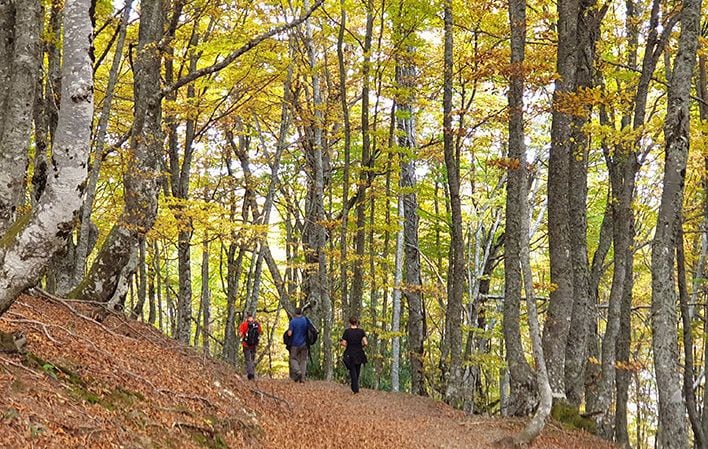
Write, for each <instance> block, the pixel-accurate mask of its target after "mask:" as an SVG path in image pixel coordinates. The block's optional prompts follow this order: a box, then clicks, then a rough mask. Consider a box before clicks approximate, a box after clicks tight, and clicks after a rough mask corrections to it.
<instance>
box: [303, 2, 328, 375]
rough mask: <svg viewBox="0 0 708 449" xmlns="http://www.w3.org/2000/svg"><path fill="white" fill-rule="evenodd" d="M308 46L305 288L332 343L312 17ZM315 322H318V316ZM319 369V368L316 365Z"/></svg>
mask: <svg viewBox="0 0 708 449" xmlns="http://www.w3.org/2000/svg"><path fill="white" fill-rule="evenodd" d="M304 7H305V9H306V10H307V9H309V7H310V5H309V0H306V1H305V4H304ZM305 45H306V47H307V55H308V63H309V67H310V70H311V73H312V108H313V110H314V114H313V122H312V123H311V128H310V132H311V141H310V145H311V148H310V149H309V150H310V155H309V156H308V160H309V161H308V162H309V164H310V170H311V175H312V176H311V181H310V185H309V189H308V205H307V224H306V226H305V230H303V246H304V247H305V260H306V262H307V263H308V264H310V265H311V266H313V267H316V268H313V269H311V270H308V271H306V273H305V276H306V277H305V279H304V280H303V281H304V284H305V285H304V286H303V288H304V291H305V294H306V295H307V301H308V303H310V304H313V305H316V309H315V310H316V314H317V315H319V318H321V319H322V320H323V323H324V326H323V332H322V334H323V335H322V341H325V342H330V341H331V339H332V305H331V301H330V295H329V280H328V276H327V254H326V253H325V247H326V242H327V233H326V231H325V229H324V228H323V226H322V220H323V218H324V203H323V200H324V190H325V189H324V187H325V173H324V163H323V136H322V133H323V111H322V105H323V104H324V103H323V99H322V93H321V90H320V76H319V74H318V71H317V67H316V65H317V61H316V55H315V46H314V43H313V41H312V26H311V23H310V19H308V20H306V21H305ZM317 312H319V313H317ZM315 320H316V321H319V319H317V317H315ZM313 349H314V351H313V352H314V354H313V364H314V365H315V367H319V365H320V360H319V359H318V351H317V349H318V348H313ZM323 349H324V359H325V360H324V362H325V364H324V377H325V378H326V379H328V380H329V379H331V378H332V377H333V374H334V362H333V358H332V346H331V345H330V344H325V345H323ZM315 370H317V368H315Z"/></svg>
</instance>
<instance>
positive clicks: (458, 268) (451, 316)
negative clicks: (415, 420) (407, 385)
mask: <svg viewBox="0 0 708 449" xmlns="http://www.w3.org/2000/svg"><path fill="white" fill-rule="evenodd" d="M444 22H445V56H444V67H445V68H444V70H443V77H444V81H443V151H444V154H445V169H446V173H447V183H448V192H449V194H450V219H451V223H450V234H451V239H450V264H449V266H448V278H447V293H448V294H447V297H448V300H447V311H446V314H445V347H446V348H447V350H448V351H449V354H450V362H449V369H448V374H449V377H448V379H447V388H446V391H445V400H446V401H447V402H448V403H451V404H460V403H461V401H462V397H463V391H462V295H463V293H464V288H465V284H464V282H465V271H464V268H465V267H464V260H465V259H464V257H465V255H464V236H463V235H462V207H461V204H460V203H461V201H460V155H459V149H458V150H457V151H456V149H455V147H454V145H453V129H452V114H453V112H452V63H453V59H452V58H453V31H452V25H453V17H452V0H446V1H445V2H444Z"/></svg>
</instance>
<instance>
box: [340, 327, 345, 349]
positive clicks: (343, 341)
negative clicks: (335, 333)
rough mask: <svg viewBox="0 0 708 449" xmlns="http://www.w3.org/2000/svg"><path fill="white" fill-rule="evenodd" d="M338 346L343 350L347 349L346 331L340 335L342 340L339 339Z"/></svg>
mask: <svg viewBox="0 0 708 449" xmlns="http://www.w3.org/2000/svg"><path fill="white" fill-rule="evenodd" d="M339 346H341V347H343V348H346V347H347V331H346V330H345V331H344V333H343V334H342V338H340V339H339Z"/></svg>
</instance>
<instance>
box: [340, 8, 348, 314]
mask: <svg viewBox="0 0 708 449" xmlns="http://www.w3.org/2000/svg"><path fill="white" fill-rule="evenodd" d="M339 4H340V8H341V15H342V19H341V23H340V24H339V34H338V35H337V62H338V64H339V96H340V103H341V105H342V121H343V122H344V131H343V132H344V148H343V151H344V165H343V166H342V225H341V228H342V230H341V236H340V238H339V253H340V255H339V257H340V259H341V262H340V269H339V283H340V286H339V288H340V290H341V297H342V305H341V307H342V322H344V323H346V322H347V321H346V320H347V318H348V317H347V316H346V313H347V310H349V278H348V271H349V270H348V266H349V261H348V260H347V247H348V245H347V243H348V242H347V234H348V232H347V227H348V226H349V208H348V202H349V165H350V159H351V140H352V125H351V119H350V117H349V103H348V102H347V101H348V100H347V68H346V65H345V61H344V33H345V31H346V23H347V11H346V8H345V6H344V0H340V2H339Z"/></svg>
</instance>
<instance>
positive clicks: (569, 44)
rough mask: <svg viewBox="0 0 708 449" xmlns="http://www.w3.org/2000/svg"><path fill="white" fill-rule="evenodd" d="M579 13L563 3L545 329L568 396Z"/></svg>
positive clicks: (552, 366)
mask: <svg viewBox="0 0 708 449" xmlns="http://www.w3.org/2000/svg"><path fill="white" fill-rule="evenodd" d="M578 12H579V1H578V0H563V1H560V2H558V53H557V62H556V71H557V72H558V78H556V82H555V90H554V91H553V111H552V123H551V150H550V156H549V161H548V249H549V255H550V263H551V283H553V285H554V289H553V290H551V293H550V301H549V307H548V314H547V316H546V323H545V326H544V329H543V353H544V355H545V356H546V362H547V364H548V376H549V380H550V383H551V389H552V390H553V395H554V397H556V398H564V397H565V349H566V343H567V341H568V332H569V329H570V323H571V315H572V309H573V298H574V292H573V264H572V260H571V257H570V255H571V241H570V217H569V211H570V203H569V198H568V191H569V188H570V184H569V182H570V180H569V162H570V156H571V154H570V153H571V152H570V141H571V128H572V127H571V123H572V115H571V114H570V113H569V112H568V111H566V110H564V109H563V108H562V107H561V103H562V101H563V99H564V98H565V97H566V96H567V95H569V94H571V93H572V92H573V91H574V90H575V72H576V68H577V62H576V61H577V29H578Z"/></svg>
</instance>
